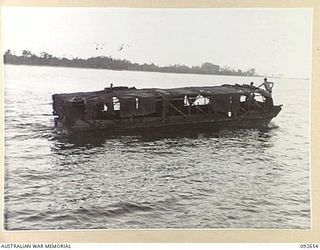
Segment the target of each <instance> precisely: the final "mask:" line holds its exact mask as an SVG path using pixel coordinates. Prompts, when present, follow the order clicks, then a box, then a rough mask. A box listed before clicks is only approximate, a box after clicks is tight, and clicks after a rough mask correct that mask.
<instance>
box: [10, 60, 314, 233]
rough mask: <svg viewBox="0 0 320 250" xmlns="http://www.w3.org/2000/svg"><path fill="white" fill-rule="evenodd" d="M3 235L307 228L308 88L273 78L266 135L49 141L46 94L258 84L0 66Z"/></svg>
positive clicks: (305, 84) (227, 133)
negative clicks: (0, 88) (277, 109)
mask: <svg viewBox="0 0 320 250" xmlns="http://www.w3.org/2000/svg"><path fill="white" fill-rule="evenodd" d="M4 73H5V74H4V79H5V167H4V172H5V190H4V208H5V209H4V223H5V228H6V229H8V230H29V229H33V230H35V229H41V230H42V229H93V228H101V229H112V228H120V229H122V228H123V229H126V228H270V229H276V228H279V229H282V228H310V226H311V225H310V198H309V193H310V190H309V98H310V96H309V80H301V79H272V80H273V81H274V82H275V84H276V85H275V88H274V99H275V100H274V101H275V103H276V104H283V105H284V106H283V110H282V112H281V113H280V114H279V116H278V117H276V118H275V119H274V120H273V121H272V123H271V124H270V128H269V129H265V130H257V129H242V130H222V131H218V132H210V133H193V134H189V133H187V132H183V131H182V133H181V134H175V135H169V134H161V135H154V134H153V135H149V136H148V135H144V136H114V137H112V136H111V137H110V136H109V137H105V136H102V135H92V136H86V137H83V136H82V137H74V138H60V139H58V138H55V136H54V133H53V117H52V115H51V114H52V106H51V105H52V100H51V95H52V94H54V93H62V92H75V91H90V90H99V89H103V88H104V87H106V86H109V85H110V83H111V82H112V83H114V85H116V86H117V85H118V86H119V85H128V86H135V87H137V88H142V87H163V88H169V87H178V86H179V87H182V86H202V85H220V84H222V83H232V84H233V83H239V84H242V83H249V82H250V81H254V82H255V84H256V85H257V84H259V83H261V82H262V78H254V77H236V76H232V77H229V76H209V75H185V74H166V73H148V72H130V71H111V70H96V69H74V68H58V67H37V66H13V65H6V66H5V71H4Z"/></svg>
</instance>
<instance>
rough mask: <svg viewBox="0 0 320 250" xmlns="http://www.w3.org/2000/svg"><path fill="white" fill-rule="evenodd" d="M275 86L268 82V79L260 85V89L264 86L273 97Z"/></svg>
mask: <svg viewBox="0 0 320 250" xmlns="http://www.w3.org/2000/svg"><path fill="white" fill-rule="evenodd" d="M273 85H274V83H273V82H268V79H267V78H264V82H263V83H262V84H260V85H259V86H258V88H260V87H261V86H264V87H265V89H266V91H268V92H269V93H270V95H271V94H272V88H273Z"/></svg>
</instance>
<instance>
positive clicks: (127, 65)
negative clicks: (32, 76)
mask: <svg viewBox="0 0 320 250" xmlns="http://www.w3.org/2000/svg"><path fill="white" fill-rule="evenodd" d="M4 63H5V64H15V65H45V66H60V67H76V68H94V69H111V70H132V71H150V72H166V73H184V74H209V75H238V76H254V75H256V72H255V69H254V68H252V69H249V70H246V71H244V70H241V69H238V70H234V69H231V68H230V67H227V66H224V67H220V66H219V65H215V64H213V63H210V62H205V63H203V64H202V65H201V66H191V67H189V66H186V65H179V64H178V65H170V66H163V67H161V66H157V65H155V64H154V63H149V64H147V63H144V64H138V63H132V62H130V61H128V60H123V59H114V58H112V57H110V56H96V57H90V58H87V59H83V58H78V57H74V58H72V59H69V58H65V57H62V58H60V57H55V56H53V55H51V54H49V53H47V52H41V53H40V55H36V54H34V53H32V52H31V51H28V50H23V51H22V54H21V55H16V54H14V53H12V51H11V50H7V51H6V52H5V54H4Z"/></svg>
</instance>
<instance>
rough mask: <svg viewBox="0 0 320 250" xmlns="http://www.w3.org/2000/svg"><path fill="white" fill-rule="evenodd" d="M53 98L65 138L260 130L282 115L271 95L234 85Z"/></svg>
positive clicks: (110, 90) (115, 89) (58, 125)
mask: <svg viewBox="0 0 320 250" xmlns="http://www.w3.org/2000/svg"><path fill="white" fill-rule="evenodd" d="M52 98H53V110H54V111H53V114H54V115H55V116H56V118H55V127H56V128H57V130H59V131H61V132H64V133H68V134H69V133H72V132H78V131H95V130H104V131H107V132H110V133H118V132H122V131H132V130H134V131H137V130H146V129H164V130H166V129H172V128H176V129H189V128H195V129H198V128H199V129H200V128H208V129H214V128H224V127H234V128H253V127H264V126H266V125H267V124H268V123H269V122H270V121H271V119H272V118H273V117H275V116H277V115H278V113H279V112H280V111H281V105H278V106H275V105H274V104H273V99H272V96H271V93H270V92H269V91H266V90H264V89H261V88H257V87H254V86H250V85H238V84H235V85H229V84H225V85H221V86H214V87H185V88H175V89H158V88H151V89H136V88H128V87H110V88H105V89H104V90H101V91H95V92H79V93H70V94H55V95H53V96H52Z"/></svg>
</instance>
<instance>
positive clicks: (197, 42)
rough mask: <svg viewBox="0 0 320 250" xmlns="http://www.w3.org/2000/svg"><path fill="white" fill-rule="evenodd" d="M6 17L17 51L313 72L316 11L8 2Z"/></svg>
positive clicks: (7, 37) (8, 44) (6, 37)
mask: <svg viewBox="0 0 320 250" xmlns="http://www.w3.org/2000/svg"><path fill="white" fill-rule="evenodd" d="M1 14H2V19H3V22H2V25H3V26H2V28H3V30H2V32H3V33H2V39H3V40H2V41H3V49H4V50H7V49H11V50H12V51H16V53H17V54H21V51H22V50H24V49H26V50H31V51H32V52H35V53H36V54H39V53H40V52H42V51H46V52H48V53H50V54H53V55H55V56H58V57H62V56H65V57H69V58H70V57H82V58H87V57H91V56H98V55H104V56H112V57H114V58H121V59H128V60H130V61H132V62H138V63H145V62H146V63H151V62H153V63H155V64H157V65H160V66H164V65H170V64H185V65H188V66H191V65H200V64H201V63H203V62H212V63H215V64H218V65H220V66H225V65H227V66H230V67H232V68H234V69H239V68H240V69H243V70H247V69H249V68H256V71H257V72H258V73H260V74H283V75H284V76H291V77H309V76H310V68H311V45H312V44H311V43H312V9H128V8H31V7H29V8H9V7H6V8H3V9H2V13H1ZM96 43H98V44H99V45H98V47H99V48H98V50H96V48H97V44H96ZM123 44H124V46H123ZM122 46H123V49H122V50H119V49H120V48H121V47H122ZM101 47H102V48H101Z"/></svg>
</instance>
